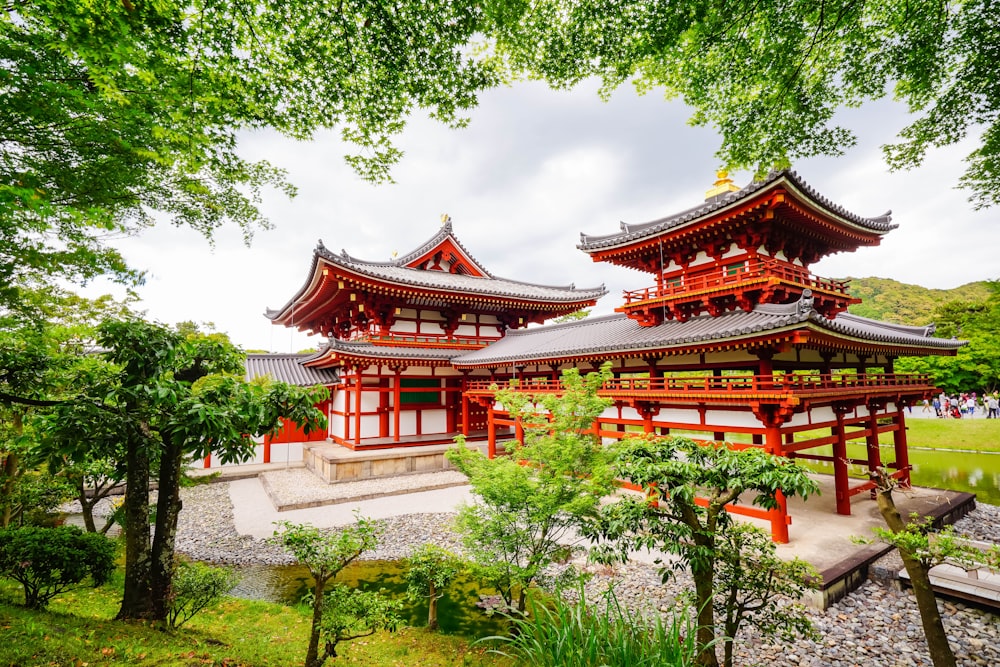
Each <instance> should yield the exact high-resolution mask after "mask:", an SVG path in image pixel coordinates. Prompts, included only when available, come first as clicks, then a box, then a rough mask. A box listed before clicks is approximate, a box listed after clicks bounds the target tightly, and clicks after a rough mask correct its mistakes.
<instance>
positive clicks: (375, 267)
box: [264, 222, 608, 320]
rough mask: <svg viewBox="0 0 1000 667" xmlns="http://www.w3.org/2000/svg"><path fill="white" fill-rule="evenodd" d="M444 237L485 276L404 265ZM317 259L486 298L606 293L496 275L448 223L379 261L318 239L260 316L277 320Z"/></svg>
mask: <svg viewBox="0 0 1000 667" xmlns="http://www.w3.org/2000/svg"><path fill="white" fill-rule="evenodd" d="M445 237H451V241H452V242H453V243H454V244H455V245H456V246H458V247H459V248H461V249H462V251H463V252H465V253H466V255H467V256H468V258H469V259H470V260H471V261H473V262H474V263H475V265H476V267H477V268H479V269H481V270H482V272H483V273H484V274H486V276H487V277H484V278H479V277H476V276H470V275H461V274H457V273H449V272H447V271H427V270H421V269H413V268H410V267H408V266H406V264H407V262H410V261H412V260H413V259H415V258H417V257H420V256H421V255H422V254H424V253H426V252H427V251H428V250H430V249H431V248H433V247H434V246H436V245H437V244H439V243H440V242H442V241H443V240H444V238H445ZM321 260H324V261H326V262H329V263H330V264H334V265H336V266H338V267H340V268H342V269H344V270H346V271H349V272H351V273H354V274H356V275H358V276H361V277H366V278H371V279H375V280H379V281H384V282H388V283H393V284H396V285H404V286H409V287H418V288H425V289H430V290H438V291H441V292H443V293H445V294H446V295H448V294H452V293H459V294H470V295H482V296H487V297H500V298H504V297H506V298H510V299H520V300H527V301H541V302H546V303H552V304H560V303H571V304H572V303H578V302H581V301H591V300H596V299H599V298H601V297H602V296H604V295H605V294H607V293H608V291H607V289H605V287H604V285H598V286H597V287H582V288H577V287H576V285H574V284H569V285H564V286H553V285H538V284H535V283H527V282H523V281H520V280H512V279H510V278H499V277H496V276H494V275H492V274H491V273H489V272H488V271H487V270H486V269H485V268H483V266H482V265H481V264H479V262H478V261H476V260H475V259H474V258H473V257H472V255H471V254H469V253H468V252H467V251H466V250H465V246H463V245H462V244H461V243H460V242H459V240H458V238H456V237H455V236H454V234H452V231H451V222H448V223H446V224H445V225H444V226H442V228H441V231H439V232H438V233H437V234H435V236H434V237H432V238H431V239H430V240H428V241H427V242H426V243H423V244H422V245H421V246H420V247H419V248H417V249H416V250H414V251H413V252H410V253H407V254H406V255H404V256H403V257H400V258H397V259H393V260H387V261H382V262H377V261H368V260H363V259H358V258H357V257H352V256H351V255H349V254H347V251H346V250H342V251H341V252H340V254H336V253H334V252H332V251H330V250H329V249H328V248H327V247H326V246H325V245H323V241H322V240H320V241H319V242H318V243H317V244H316V249H315V250H314V251H313V259H312V264H311V265H310V267H309V273H308V275H307V277H306V281H305V284H304V285H303V286H302V287H301V288H299V290H298V291H297V292H296V293H295V295H294V296H293V297H292V298H291V299H289V300H288V302H287V303H286V304H285V305H283V306H282V307H281V308H278V309H270V308H268V309H266V310H265V311H264V316H265V317H267V318H268V319H272V320H275V319H278V318H279V317H280V316H281V314H282V313H284V312H285V311H286V310H288V309H289V308H290V307H291V306H292V304H295V303H297V302H298V301H299V299H301V298H302V295H303V294H305V293H306V290H307V289H308V288H309V285H310V282H311V281H312V280H313V277H314V276H315V275H316V271H317V269H318V268H319V265H320V261H321Z"/></svg>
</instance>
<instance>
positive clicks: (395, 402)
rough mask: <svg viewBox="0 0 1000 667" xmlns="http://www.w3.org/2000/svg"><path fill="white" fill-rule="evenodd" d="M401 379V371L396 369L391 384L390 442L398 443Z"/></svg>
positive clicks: (401, 393)
mask: <svg viewBox="0 0 1000 667" xmlns="http://www.w3.org/2000/svg"><path fill="white" fill-rule="evenodd" d="M402 377H403V371H401V370H400V369H398V368H397V369H396V378H395V380H393V383H392V441H393V442H399V415H400V410H399V408H400V405H399V399H400V397H401V396H402V395H403V392H402V391H401V386H400V385H401V384H402V382H400V379H401V378H402Z"/></svg>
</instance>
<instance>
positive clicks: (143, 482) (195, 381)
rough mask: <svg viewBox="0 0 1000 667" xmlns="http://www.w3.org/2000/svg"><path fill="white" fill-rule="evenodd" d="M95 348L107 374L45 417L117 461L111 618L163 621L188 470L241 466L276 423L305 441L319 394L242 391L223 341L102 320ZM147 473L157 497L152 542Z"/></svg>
mask: <svg viewBox="0 0 1000 667" xmlns="http://www.w3.org/2000/svg"><path fill="white" fill-rule="evenodd" d="M97 342H98V343H99V345H100V346H101V348H102V349H103V350H104V352H103V353H102V357H103V359H104V360H105V361H106V362H107V363H108V364H111V365H112V366H113V367H114V373H110V374H109V373H102V374H99V375H96V376H95V378H97V381H95V382H94V383H93V384H90V385H87V386H84V387H81V388H80V392H81V393H80V395H79V396H78V397H76V398H75V400H73V401H65V402H62V403H60V404H59V405H57V406H55V407H53V408H52V410H53V423H54V424H56V425H59V426H60V427H62V428H66V429H70V430H71V431H75V432H76V433H94V434H95V435H96V436H97V437H98V440H97V443H96V444H98V445H105V444H106V445H108V446H109V447H110V446H111V445H115V446H116V447H118V449H117V451H119V452H121V454H120V456H121V459H120V460H122V461H123V463H124V466H125V470H126V493H125V500H124V505H123V513H122V514H123V518H124V521H125V526H124V527H125V586H124V595H123V599H122V606H121V609H120V610H119V612H118V617H119V618H122V619H133V618H148V619H154V620H165V619H166V615H167V604H168V601H169V599H170V591H171V579H172V575H173V570H174V542H175V538H176V531H177V517H178V515H179V513H180V511H181V499H180V479H181V476H182V473H183V469H184V466H185V465H186V463H187V461H189V460H190V459H192V458H201V457H204V456H205V455H207V454H208V453H210V452H211V453H213V454H214V455H216V456H217V457H218V458H219V460H221V461H222V462H233V461H241V460H245V459H247V458H249V457H250V456H252V454H253V451H254V446H255V443H254V441H253V439H252V437H253V436H257V435H261V434H264V433H267V432H270V431H272V430H273V429H275V428H277V427H278V426H280V423H281V417H287V418H288V419H290V420H292V421H294V422H296V423H298V424H301V425H303V426H304V427H305V429H306V430H307V431H309V430H312V429H313V428H317V427H321V425H322V424H323V423H324V420H323V417H322V415H321V414H320V412H319V411H318V410H316V409H315V407H314V404H315V403H316V402H318V401H320V400H322V399H323V398H324V397H325V392H326V390H325V389H322V388H313V389H301V388H297V387H290V386H288V385H285V384H283V383H270V382H259V383H247V382H245V381H243V379H242V375H243V358H242V355H241V353H240V352H239V350H238V349H237V348H235V347H234V346H233V345H232V344H231V343H230V342H229V340H228V339H227V338H226V337H225V336H223V335H221V334H191V335H188V336H183V335H181V334H179V333H178V332H176V331H173V330H171V329H169V328H167V327H163V326H160V325H156V324H151V323H148V322H143V321H140V320H128V321H117V320H110V321H106V322H104V323H102V324H101V325H100V327H99V330H98V340H97ZM105 438H107V439H106V440H105ZM115 438H117V440H115ZM52 442H54V443H55V445H56V447H57V448H58V449H56V451H54V452H52V453H51V455H53V456H54V455H61V456H65V457H66V458H67V459H68V460H71V461H74V462H82V461H86V460H88V456H89V455H90V454H92V450H91V449H90V445H91V443H90V442H88V441H86V440H83V439H80V438H74V437H73V434H72V432H70V433H69V434H67V435H66V436H65V437H56V438H53V440H52ZM100 454H102V455H110V452H107V451H105V452H100ZM154 471H155V478H156V481H157V486H158V489H159V491H158V498H157V504H156V511H155V524H153V525H152V528H153V534H152V537H150V528H151V522H150V516H149V491H148V489H149V482H150V480H151V478H152V475H153V473H154Z"/></svg>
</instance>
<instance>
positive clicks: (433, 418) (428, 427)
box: [420, 410, 448, 433]
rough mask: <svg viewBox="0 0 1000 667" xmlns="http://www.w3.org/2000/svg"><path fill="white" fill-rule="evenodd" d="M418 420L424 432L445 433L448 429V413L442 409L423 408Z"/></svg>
mask: <svg viewBox="0 0 1000 667" xmlns="http://www.w3.org/2000/svg"><path fill="white" fill-rule="evenodd" d="M420 421H421V423H422V426H423V431H424V433H445V432H446V431H447V430H448V428H447V426H448V415H447V412H446V411H444V410H424V411H423V414H421V416H420Z"/></svg>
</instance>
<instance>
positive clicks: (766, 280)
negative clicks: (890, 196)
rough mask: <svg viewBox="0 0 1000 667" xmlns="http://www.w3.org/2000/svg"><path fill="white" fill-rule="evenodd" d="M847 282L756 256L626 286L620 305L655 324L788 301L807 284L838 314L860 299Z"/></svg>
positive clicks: (823, 309)
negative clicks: (637, 286)
mask: <svg viewBox="0 0 1000 667" xmlns="http://www.w3.org/2000/svg"><path fill="white" fill-rule="evenodd" d="M848 284H849V281H847V280H833V279H830V278H822V277H820V276H816V275H813V274H811V273H809V271H807V270H806V269H805V268H803V267H801V266H799V265H797V264H792V263H791V262H786V261H783V260H779V259H775V258H773V257H753V258H747V259H742V260H737V261H730V262H729V263H726V264H723V265H722V266H718V265H714V264H713V265H712V266H710V267H706V268H699V267H694V268H692V269H691V270H688V271H678V272H676V273H673V274H668V275H665V276H664V277H663V279H662V280H661V281H660V283H659V284H657V285H654V286H652V287H646V288H644V289H639V290H629V291H626V292H625V294H624V297H625V303H624V304H623V305H622V306H621V307H619V308H616V309H615V310H617V311H618V312H623V313H626V314H627V315H628V316H629V317H631V318H632V319H634V320H636V321H638V322H639V323H640V324H643V325H645V326H655V325H657V324H660V323H661V322H663V320H665V319H677V320H678V321H681V322H683V321H686V320H687V319H689V318H691V317H694V316H696V315H700V314H701V313H703V312H707V313H708V314H709V315H712V316H715V315H721V314H722V313H725V312H727V311H730V310H735V309H736V308H742V309H743V310H746V311H748V312H749V311H750V310H752V309H753V308H754V306H756V305H757V304H759V303H789V302H791V301H795V300H797V299H798V298H799V297H800V296H801V295H802V293H803V291H804V290H807V289H808V290H811V291H812V296H813V308H815V310H816V311H817V312H818V313H820V314H821V315H823V316H825V317H828V318H833V317H835V316H836V314H837V313H840V312H843V311H845V310H847V307H848V306H850V305H851V304H853V303H861V300H860V299H857V298H855V297H852V296H851V295H850V294H848V292H847V286H848Z"/></svg>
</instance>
